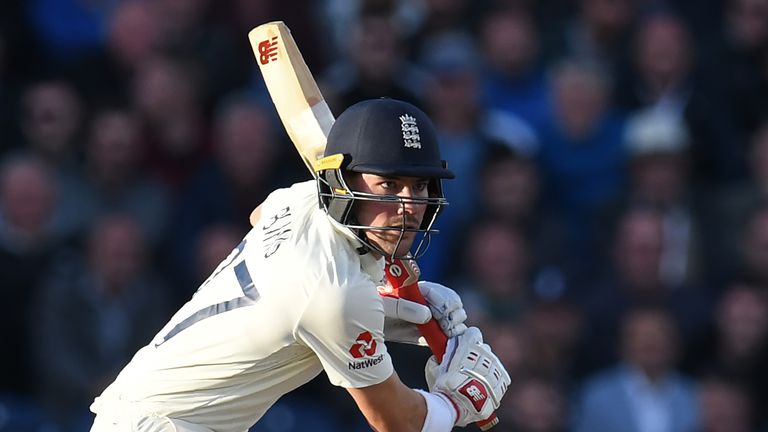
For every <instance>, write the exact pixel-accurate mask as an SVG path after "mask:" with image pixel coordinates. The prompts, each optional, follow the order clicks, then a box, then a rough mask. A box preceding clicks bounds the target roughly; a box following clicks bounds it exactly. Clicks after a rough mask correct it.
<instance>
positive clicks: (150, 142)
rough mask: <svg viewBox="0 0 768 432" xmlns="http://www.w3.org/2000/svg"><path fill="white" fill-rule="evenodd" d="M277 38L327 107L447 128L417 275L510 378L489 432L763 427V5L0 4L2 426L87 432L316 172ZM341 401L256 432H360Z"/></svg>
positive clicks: (766, 356) (766, 30) (318, 399)
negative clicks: (377, 105) (296, 53)
mask: <svg viewBox="0 0 768 432" xmlns="http://www.w3.org/2000/svg"><path fill="white" fill-rule="evenodd" d="M271 20H283V21H285V22H286V24H287V25H288V26H289V28H290V29H291V30H292V33H293V35H294V37H295V39H296V40H297V43H298V45H299V47H300V49H301V51H302V53H303V55H304V57H305V59H306V61H307V63H308V64H309V67H310V69H311V70H312V71H313V73H314V75H315V76H316V78H317V79H318V81H319V83H320V87H321V90H322V92H323V94H324V95H325V97H326V99H327V100H328V101H329V105H330V106H331V108H332V111H333V112H334V114H336V115H338V114H339V113H340V112H341V111H342V110H343V109H344V108H345V107H347V106H349V105H350V104H352V103H354V102H357V101H359V100H362V99H368V98H375V97H381V96H388V97H393V98H398V99H403V100H406V101H410V102H412V103H414V104H416V105H417V106H419V107H421V108H422V109H424V110H425V111H426V112H427V113H428V114H429V115H430V116H431V118H432V119H433V121H434V123H435V126H436V128H437V131H438V135H439V138H440V141H441V145H442V150H443V157H444V159H447V160H448V163H449V167H450V168H451V169H452V170H453V171H454V172H456V174H457V179H456V180H452V181H446V182H445V184H444V187H445V191H446V195H447V198H448V200H449V201H450V206H449V207H448V208H447V210H446V211H445V212H444V214H443V215H442V216H441V219H439V220H438V225H439V227H438V228H439V229H440V230H441V234H440V235H439V236H437V237H436V238H435V239H434V241H433V242H432V244H431V246H430V250H429V252H428V253H427V255H426V256H425V257H424V258H423V260H422V261H421V262H420V265H421V267H422V270H423V276H424V277H423V279H426V280H433V281H438V282H442V283H444V284H446V285H448V286H451V287H453V288H455V289H456V290H457V291H459V292H460V294H461V295H462V297H463V299H464V302H465V306H466V308H467V310H468V313H469V316H470V322H471V324H474V325H478V326H480V327H481V328H482V329H483V331H484V334H485V337H486V339H487V341H488V342H490V343H491V345H492V346H493V347H494V350H495V351H496V352H497V353H498V354H499V356H500V357H501V358H502V360H503V362H504V363H505V365H506V367H507V368H508V370H509V372H510V374H511V376H512V377H513V380H514V381H513V386H512V387H511V389H510V391H509V392H508V395H507V397H506V398H505V400H504V402H503V406H502V407H501V408H500V410H499V416H500V417H501V418H502V423H501V424H500V425H499V426H497V427H496V428H495V429H494V431H498V432H506V431H515V432H565V431H573V432H625V431H626V432H766V431H768V367H767V366H768V0H572V1H563V0H418V1H415V0H401V1H398V0H318V1H309V0H295V1H282V2H279V1H269V0H218V1H214V0H4V1H3V2H1V3H0V281H1V282H0V304H2V305H5V306H4V307H5V308H6V309H5V312H3V313H1V314H0V332H2V333H1V335H0V336H1V337H2V346H3V352H5V354H4V355H2V356H1V357H0V431H14V432H16V431H21V432H25V431H43V430H45V431H60V432H79V431H87V430H88V428H89V426H90V421H91V417H90V416H89V413H88V409H87V408H88V405H89V403H90V401H91V400H92V399H93V397H94V396H95V395H97V394H98V393H99V392H100V391H101V389H103V387H104V386H105V385H106V384H107V383H108V382H110V381H111V379H112V378H113V377H114V376H115V375H116V373H117V371H118V370H119V369H120V368H121V367H122V366H123V365H124V364H125V363H126V362H127V361H128V360H129V358H130V356H131V355H132V354H133V353H134V352H135V350H136V349H137V348H139V347H140V346H142V345H143V344H145V343H146V342H147V341H148V340H149V339H150V338H151V337H152V335H153V334H154V333H155V332H156V331H157V330H158V329H159V328H160V326H161V325H162V324H163V323H164V322H165V321H166V320H167V319H168V318H169V317H170V314H171V313H172V312H173V311H174V310H175V308H177V307H178V306H179V305H181V304H182V303H183V302H184V301H186V299H188V298H189V297H190V296H191V295H192V293H194V291H195V290H196V289H197V285H198V284H199V283H200V282H201V281H202V280H204V279H205V278H206V277H207V276H208V274H209V273H210V271H211V270H212V269H213V268H214V267H215V266H216V265H217V264H218V262H219V260H221V259H222V258H223V257H225V256H226V255H227V254H228V253H229V252H230V251H231V250H232V248H233V247H234V246H235V245H236V244H237V243H238V242H239V240H240V238H241V236H243V235H244V234H245V233H246V232H247V230H248V229H249V224H248V215H249V213H250V211H251V210H252V209H253V208H254V207H255V206H256V205H258V204H259V203H260V202H261V201H262V200H263V198H264V197H265V196H266V195H267V194H268V193H269V192H270V191H271V190H273V189H274V188H276V187H282V186H287V185H289V184H291V183H292V182H294V181H300V180H304V179H308V178H309V175H308V174H307V173H306V172H305V171H304V167H303V165H302V164H301V162H300V160H299V158H298V157H296V156H295V154H294V151H293V149H292V147H291V145H290V144H289V142H288V139H287V136H286V135H285V133H284V131H283V129H282V126H281V124H280V123H279V119H278V117H277V115H276V113H275V111H274V108H273V107H272V103H271V100H270V99H269V95H268V94H267V92H266V90H265V88H264V85H263V82H262V80H261V75H260V73H259V71H258V68H257V66H256V62H255V60H254V58H253V54H252V51H251V47H250V45H249V42H248V38H247V33H248V31H249V30H250V29H251V28H253V27H255V26H256V25H258V24H261V23H264V22H268V21H271ZM264 331H269V329H264ZM390 350H391V351H392V352H393V355H394V360H395V365H396V367H397V369H398V371H399V373H400V374H401V376H402V377H403V379H404V381H406V382H407V383H409V384H410V385H412V386H417V387H419V386H420V387H424V385H425V384H424V381H423V380H424V378H423V365H424V361H425V360H426V356H427V353H426V352H425V351H424V350H418V349H416V348H413V347H407V346H402V347H401V346H392V347H390ZM329 387H330V384H328V382H327V380H326V379H325V377H324V376H322V375H321V376H320V377H318V379H316V380H314V381H313V382H312V383H310V384H309V385H307V386H305V387H304V388H302V389H300V390H299V391H297V392H295V393H294V394H291V395H289V396H288V397H286V398H285V399H284V400H281V401H280V402H278V404H277V406H275V407H274V409H273V410H271V411H270V412H269V413H268V415H267V417H266V418H265V419H264V421H263V422H260V423H259V425H257V426H255V427H254V428H253V431H254V432H273V431H293V430H317V431H325V430H328V431H331V430H348V431H357V430H366V427H365V425H364V423H362V416H361V415H360V414H358V413H357V412H356V410H355V408H354V405H353V403H352V401H351V398H349V396H347V395H346V392H344V391H342V390H335V391H334V390H330V388H329Z"/></svg>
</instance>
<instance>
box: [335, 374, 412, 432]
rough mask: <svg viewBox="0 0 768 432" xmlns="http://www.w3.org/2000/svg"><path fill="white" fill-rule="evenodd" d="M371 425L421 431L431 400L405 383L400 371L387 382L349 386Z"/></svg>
mask: <svg viewBox="0 0 768 432" xmlns="http://www.w3.org/2000/svg"><path fill="white" fill-rule="evenodd" d="M347 390H348V391H349V393H350V394H351V395H352V397H353V398H354V399H355V402H356V403H357V406H358V408H359V409H360V411H361V412H362V413H363V415H364V416H365V419H366V420H367V421H368V423H369V424H370V425H371V427H372V428H373V429H374V430H376V431H378V432H404V431H405V432H407V431H415V432H420V431H421V430H422V426H423V425H424V419H425V418H426V416H427V402H426V401H425V399H424V397H423V396H422V395H421V394H419V393H418V392H417V391H415V390H413V389H411V388H408V387H407V386H406V385H404V384H403V383H402V382H401V381H400V379H399V378H397V374H393V375H392V376H391V377H389V378H388V379H386V380H385V381H384V382H382V383H379V384H376V385H373V386H370V387H365V388H360V389H347Z"/></svg>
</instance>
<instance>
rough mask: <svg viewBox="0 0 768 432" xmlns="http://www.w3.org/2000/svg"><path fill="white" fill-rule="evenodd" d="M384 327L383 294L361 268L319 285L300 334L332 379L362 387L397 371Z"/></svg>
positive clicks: (334, 381) (348, 385) (347, 385)
mask: <svg viewBox="0 0 768 432" xmlns="http://www.w3.org/2000/svg"><path fill="white" fill-rule="evenodd" d="M325 288H327V289H325ZM383 328H384V308H383V306H382V302H381V298H380V297H379V294H378V292H377V291H376V287H375V285H374V284H373V282H371V281H370V279H366V278H365V277H364V276H363V275H362V274H361V275H359V277H357V278H355V279H354V280H351V281H346V283H342V284H337V285H332V286H328V287H323V288H322V289H318V290H317V291H316V292H315V295H314V298H313V299H312V301H311V302H310V304H309V306H308V308H307V309H306V311H305V313H304V315H303V317H302V319H301V322H300V323H299V326H298V328H297V335H296V336H297V338H298V339H299V340H301V341H302V342H303V343H305V344H306V345H307V346H309V347H310V348H311V349H312V350H313V351H314V352H315V353H316V354H317V356H318V358H319V359H320V362H321V363H322V365H323V368H324V369H325V372H326V374H327V375H328V379H329V380H330V382H331V384H333V385H336V386H340V387H345V388H359V387H367V386H370V385H374V384H378V383H380V382H382V381H384V380H385V379H387V378H389V376H390V375H392V372H393V367H392V359H391V357H390V356H389V353H388V352H387V347H386V345H384V330H383Z"/></svg>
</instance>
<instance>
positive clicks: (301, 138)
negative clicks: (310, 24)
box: [248, 21, 334, 175]
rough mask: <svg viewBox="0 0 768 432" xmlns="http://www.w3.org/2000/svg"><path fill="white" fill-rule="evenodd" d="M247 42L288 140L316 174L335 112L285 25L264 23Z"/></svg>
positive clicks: (274, 22) (254, 30) (276, 22)
mask: <svg viewBox="0 0 768 432" xmlns="http://www.w3.org/2000/svg"><path fill="white" fill-rule="evenodd" d="M248 39H249V40H250V42H251V48H252V49H253V53H254V55H255V56H256V62H257V63H258V65H259V69H260V70H261V74H262V76H263V77H264V83H265V84H266V86H267V90H268V91H269V95H270V96H271V98H272V102H273V103H274V105H275V108H276V110H277V113H278V115H279V116H280V120H281V121H282V122H283V126H284V127H285V130H286V132H287V133H288V137H289V138H290V139H291V141H292V142H293V145H294V146H295V147H296V150H298V152H299V154H300V155H301V158H302V160H304V164H306V166H307V169H309V171H310V172H311V173H312V175H315V169H314V162H315V161H316V160H318V159H320V158H321V157H322V156H323V151H324V150H325V143H326V141H327V137H328V133H329V132H330V130H331V126H332V125H333V122H334V117H333V113H331V110H330V108H328V104H327V103H326V102H325V99H324V98H323V95H322V94H321V93H320V89H319V88H318V87H317V83H315V79H314V78H313V77H312V73H311V72H310V71H309V68H308V67H307V64H306V63H305V62H304V57H302V55H301V52H300V51H299V49H298V47H297V46H296V42H295V41H294V40H293V36H291V32H290V30H289V29H288V27H287V26H286V25H285V23H283V22H282V21H273V22H269V23H266V24H262V25H260V26H258V27H256V28H254V29H253V30H251V31H250V32H249V33H248Z"/></svg>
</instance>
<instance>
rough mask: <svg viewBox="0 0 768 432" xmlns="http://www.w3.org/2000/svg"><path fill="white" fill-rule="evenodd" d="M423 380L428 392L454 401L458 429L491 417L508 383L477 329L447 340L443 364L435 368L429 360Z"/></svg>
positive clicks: (497, 360)
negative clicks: (425, 382) (424, 379)
mask: <svg viewBox="0 0 768 432" xmlns="http://www.w3.org/2000/svg"><path fill="white" fill-rule="evenodd" d="M425 377H426V380H427V385H428V386H429V390H430V391H433V392H440V393H443V394H444V395H446V396H447V397H448V398H449V399H451V400H452V401H453V403H454V404H455V406H456V409H457V411H458V413H459V415H458V418H457V421H456V425H458V426H466V425H468V424H470V423H474V422H476V421H480V420H485V419H486V418H488V417H490V415H491V414H492V413H493V411H494V410H496V409H497V408H498V407H499V403H500V401H501V398H502V396H504V393H505V392H506V391H507V387H508V386H509V384H510V382H511V380H510V377H509V374H508V373H507V371H506V370H505V369H504V366H503V365H502V364H501V362H500V361H499V359H498V357H496V355H495V354H493V352H492V351H491V349H490V347H489V346H488V345H487V344H484V343H483V339H482V334H481V333H480V330H478V329H477V328H476V327H469V328H468V329H467V330H466V331H465V332H464V333H463V334H461V335H459V336H457V337H454V338H451V339H449V343H448V347H447V348H446V353H445V357H443V362H442V363H441V364H438V363H437V360H436V359H435V357H434V356H433V357H431V358H430V359H429V360H428V361H427V365H426V367H425Z"/></svg>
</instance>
